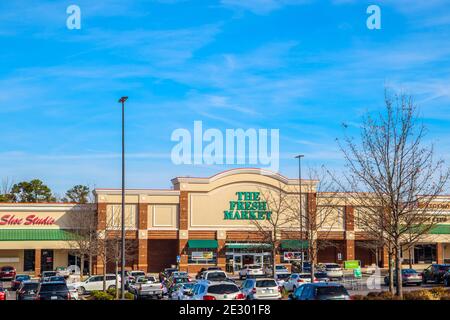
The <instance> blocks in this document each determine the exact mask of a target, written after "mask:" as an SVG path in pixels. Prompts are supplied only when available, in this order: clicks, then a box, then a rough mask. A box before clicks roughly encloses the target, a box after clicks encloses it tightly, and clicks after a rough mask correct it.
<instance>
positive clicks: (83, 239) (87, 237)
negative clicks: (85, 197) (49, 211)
mask: <svg viewBox="0 0 450 320" xmlns="http://www.w3.org/2000/svg"><path fill="white" fill-rule="evenodd" d="M67 227H68V228H69V229H70V230H71V232H73V233H74V234H75V236H74V237H73V241H70V242H69V243H70V249H71V251H72V252H73V254H75V255H76V256H78V257H79V258H80V262H81V277H83V271H84V270H83V269H84V262H85V258H86V257H88V269H89V275H91V274H92V263H93V257H94V256H95V255H96V254H97V253H98V243H97V241H98V238H97V215H96V214H95V212H94V210H93V208H92V207H91V206H86V205H82V206H76V207H75V208H74V210H72V211H71V212H70V215H69V220H68V221H67Z"/></svg>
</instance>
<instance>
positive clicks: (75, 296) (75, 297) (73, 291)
mask: <svg viewBox="0 0 450 320" xmlns="http://www.w3.org/2000/svg"><path fill="white" fill-rule="evenodd" d="M67 289H69V292H70V298H71V299H72V300H79V296H78V290H77V288H75V286H74V285H73V284H68V285H67Z"/></svg>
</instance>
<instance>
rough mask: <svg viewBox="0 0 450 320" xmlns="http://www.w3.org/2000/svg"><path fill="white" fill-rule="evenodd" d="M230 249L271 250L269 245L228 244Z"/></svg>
mask: <svg viewBox="0 0 450 320" xmlns="http://www.w3.org/2000/svg"><path fill="white" fill-rule="evenodd" d="M225 246H226V247H227V248H228V249H270V247H271V245H270V244H269V243H251V242H250V243H242V242H241V243H227V244H225Z"/></svg>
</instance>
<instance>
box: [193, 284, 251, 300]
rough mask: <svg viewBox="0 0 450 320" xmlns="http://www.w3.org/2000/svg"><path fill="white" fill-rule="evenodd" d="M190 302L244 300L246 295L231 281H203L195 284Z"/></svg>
mask: <svg viewBox="0 0 450 320" xmlns="http://www.w3.org/2000/svg"><path fill="white" fill-rule="evenodd" d="M187 295H188V297H189V300H244V299H245V295H244V294H243V293H242V292H241V290H240V289H239V287H238V286H237V285H236V284H234V283H232V282H229V281H218V282H212V281H208V280H201V281H199V282H197V284H195V286H194V288H193V289H192V293H188V294H187Z"/></svg>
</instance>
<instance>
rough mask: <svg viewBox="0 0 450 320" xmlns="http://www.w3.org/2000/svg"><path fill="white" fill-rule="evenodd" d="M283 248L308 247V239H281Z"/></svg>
mask: <svg viewBox="0 0 450 320" xmlns="http://www.w3.org/2000/svg"><path fill="white" fill-rule="evenodd" d="M280 245H281V249H302V248H303V249H307V248H308V240H281V244H280Z"/></svg>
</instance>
